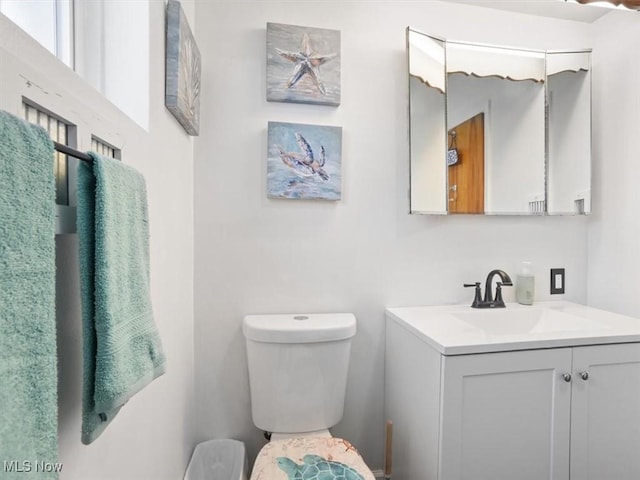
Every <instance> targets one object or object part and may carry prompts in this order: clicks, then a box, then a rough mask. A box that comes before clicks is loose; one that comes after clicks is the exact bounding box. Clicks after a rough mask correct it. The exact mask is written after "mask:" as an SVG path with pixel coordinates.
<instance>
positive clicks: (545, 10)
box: [442, 0, 611, 23]
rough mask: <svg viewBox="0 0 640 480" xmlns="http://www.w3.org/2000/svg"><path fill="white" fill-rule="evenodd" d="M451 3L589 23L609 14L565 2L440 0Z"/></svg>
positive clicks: (588, 6)
mask: <svg viewBox="0 0 640 480" xmlns="http://www.w3.org/2000/svg"><path fill="white" fill-rule="evenodd" d="M442 1H445V2H451V3H464V4H467V5H474V6H476V7H486V8H495V9H498V10H508V11H511V12H519V13H526V14H529V15H540V16H543V17H553V18H561V19H564V20H574V21H578V22H587V23H591V22H594V21H595V20H597V19H598V18H600V17H602V16H603V15H606V14H607V13H609V12H611V9H610V8H605V7H600V6H595V5H579V4H577V3H567V2H565V0H442Z"/></svg>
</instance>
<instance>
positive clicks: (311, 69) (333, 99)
mask: <svg viewBox="0 0 640 480" xmlns="http://www.w3.org/2000/svg"><path fill="white" fill-rule="evenodd" d="M267 100H268V101H270V102H291V103H311V104H317V105H333V106H337V105H340V31H339V30H327V29H323V28H312V27H300V26H296V25H284V24H280V23H267Z"/></svg>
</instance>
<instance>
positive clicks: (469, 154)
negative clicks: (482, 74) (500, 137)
mask: <svg viewBox="0 0 640 480" xmlns="http://www.w3.org/2000/svg"><path fill="white" fill-rule="evenodd" d="M454 132H455V133H454ZM452 135H454V136H455V139H456V146H457V150H458V162H457V163H455V164H454V165H450V166H449V167H447V168H448V170H449V174H448V177H449V182H448V183H449V185H448V187H449V209H448V211H449V213H483V212H484V113H479V114H478V115H476V116H475V117H472V118H470V119H468V120H466V121H464V122H462V123H461V124H460V125H456V126H455V127H453V128H452V129H450V130H449V141H450V143H451V138H452Z"/></svg>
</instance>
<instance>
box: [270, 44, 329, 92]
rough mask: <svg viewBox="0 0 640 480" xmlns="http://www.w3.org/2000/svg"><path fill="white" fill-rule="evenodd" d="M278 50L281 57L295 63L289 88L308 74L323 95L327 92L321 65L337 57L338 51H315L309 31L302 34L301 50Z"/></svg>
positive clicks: (288, 83)
mask: <svg viewBox="0 0 640 480" xmlns="http://www.w3.org/2000/svg"><path fill="white" fill-rule="evenodd" d="M276 52H277V53H278V55H280V56H281V57H283V58H286V59H287V60H289V61H290V62H293V63H295V66H294V67H293V73H292V74H291V78H289V81H288V82H287V88H291V87H293V86H294V85H295V84H296V83H298V81H299V80H300V79H301V78H303V77H304V76H305V75H308V76H309V78H311V81H312V82H313V84H314V85H315V86H316V88H317V89H318V91H319V92H320V93H321V94H322V95H326V94H327V89H326V88H325V86H324V84H323V83H322V82H321V81H320V65H323V64H325V63H327V62H328V61H329V60H331V59H333V58H335V57H336V55H337V53H326V54H319V53H315V52H314V51H313V50H312V48H311V41H310V40H309V35H308V34H307V32H304V33H303V34H302V45H300V51H298V52H286V51H284V50H280V49H279V48H276Z"/></svg>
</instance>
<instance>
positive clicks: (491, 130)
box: [446, 41, 545, 215]
mask: <svg viewBox="0 0 640 480" xmlns="http://www.w3.org/2000/svg"><path fill="white" fill-rule="evenodd" d="M446 60H447V81H448V85H447V87H448V91H447V124H448V128H449V134H450V138H451V139H453V138H455V139H456V143H457V150H458V157H459V161H458V162H457V163H456V164H454V165H451V166H449V167H448V169H449V189H450V191H455V195H452V196H451V199H450V202H449V213H485V214H523V215H526V214H535V213H538V212H537V211H536V210H537V209H536V202H537V201H538V200H544V157H545V138H544V137H545V89H544V76H545V66H544V62H545V57H544V53H543V52H535V51H528V50H516V49H510V48H502V47H492V46H482V45H472V44H465V43H458V42H449V41H447V42H446ZM466 122H472V123H473V125H472V126H471V127H466V125H467V123H466ZM461 127H462V128H463V130H462V132H466V131H467V130H469V128H470V130H469V131H470V132H471V135H472V136H473V137H474V139H471V140H470V139H469V137H468V135H467V138H465V139H463V138H462V137H461V135H460V132H459V131H458V130H459V129H460V128H461ZM480 130H482V131H483V132H484V133H483V135H480V134H479V133H478V132H479V131H480ZM478 142H483V145H484V147H483V146H482V145H481V144H479V143H478ZM483 157H484V158H483ZM469 163H477V164H479V167H477V166H475V165H469ZM464 170H468V171H469V172H470V173H468V174H461V172H459V171H464ZM460 179H462V181H460ZM454 182H456V183H454ZM479 195H482V197H481V198H479V199H478V198H477V197H478V196H479ZM468 196H471V197H476V200H475V201H471V202H469V201H466V198H467V197H468ZM461 202H463V204H462V205H458V204H459V203H461Z"/></svg>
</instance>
